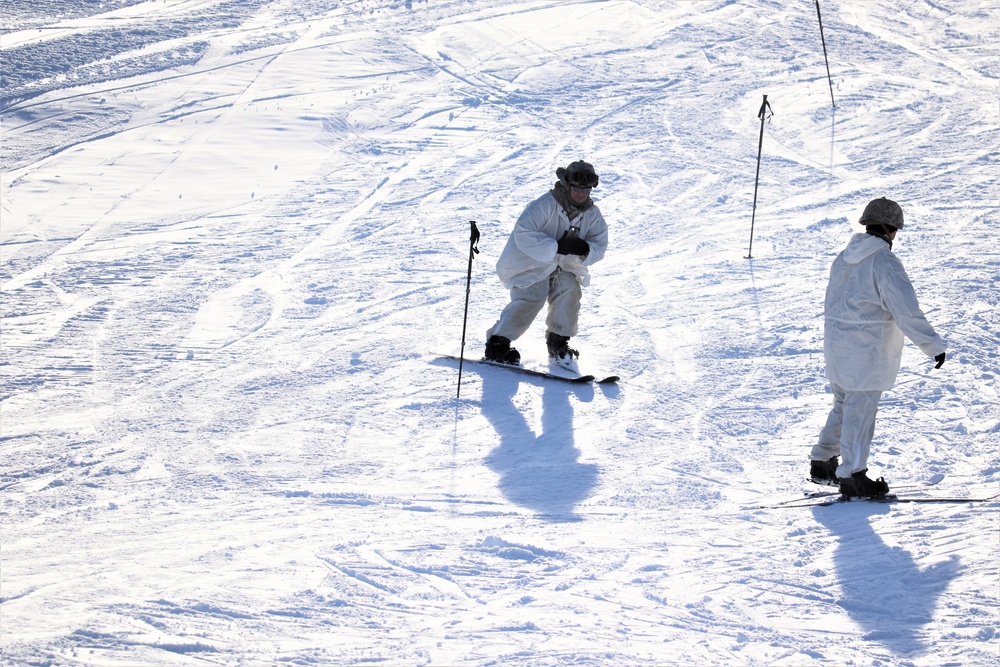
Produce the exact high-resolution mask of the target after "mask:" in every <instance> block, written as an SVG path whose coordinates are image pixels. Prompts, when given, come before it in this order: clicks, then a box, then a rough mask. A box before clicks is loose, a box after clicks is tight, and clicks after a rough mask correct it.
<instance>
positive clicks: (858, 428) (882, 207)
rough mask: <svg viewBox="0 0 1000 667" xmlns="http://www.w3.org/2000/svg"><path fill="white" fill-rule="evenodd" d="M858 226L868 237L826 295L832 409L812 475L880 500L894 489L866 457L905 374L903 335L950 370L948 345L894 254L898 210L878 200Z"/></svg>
mask: <svg viewBox="0 0 1000 667" xmlns="http://www.w3.org/2000/svg"><path fill="white" fill-rule="evenodd" d="M858 222H860V223H861V224H862V225H865V233H864V234H855V235H854V236H852V237H851V239H850V241H849V242H848V244H847V247H846V248H845V249H844V250H843V252H841V253H840V255H838V256H837V259H836V260H834V262H833V266H832V267H831V269H830V282H829V284H828V285H827V289H826V303H825V313H824V331H823V339H824V340H823V355H824V357H825V359H826V375H827V379H829V381H830V387H831V389H832V390H833V409H832V410H831V411H830V414H829V416H828V417H827V421H826V425H825V426H824V427H823V429H822V430H821V431H820V434H819V442H818V443H817V444H816V445H815V446H814V447H813V448H812V454H811V456H810V458H811V459H812V463H811V465H810V475H811V477H812V480H813V481H815V482H818V483H821V484H831V485H834V484H836V485H839V487H840V493H841V494H842V495H843V496H844V497H847V498H851V497H858V496H860V497H866V498H881V497H884V496H885V494H886V493H887V492H888V491H889V485H888V484H886V482H885V480H884V479H883V478H881V477H880V478H879V479H877V480H872V479H869V477H868V476H867V472H868V469H867V465H868V453H869V449H870V447H871V441H872V436H873V434H874V431H875V413H876V411H877V409H878V403H879V399H880V398H881V396H882V392H883V391H884V390H886V389H889V388H890V387H891V386H892V385H893V383H894V382H895V381H896V374H897V372H898V371H899V363H900V358H901V356H902V351H903V336H904V334H905V336H906V337H907V338H909V339H910V340H911V341H913V342H914V343H915V344H916V345H917V346H918V347H919V348H920V349H921V350H922V351H923V352H924V354H926V355H927V356H929V357H933V358H934V360H935V361H936V362H937V364H936V365H935V366H934V368H941V366H942V364H944V361H945V348H946V346H945V343H944V341H943V340H942V339H941V337H940V336H938V335H937V334H936V333H935V332H934V329H933V328H932V327H931V325H930V324H929V323H928V322H927V319H926V318H925V317H924V314H923V312H921V310H920V306H919V305H918V304H917V297H916V294H915V293H914V291H913V285H912V284H911V283H910V279H909V277H908V276H907V275H906V270H905V269H903V265H902V263H901V262H900V261H899V259H897V257H896V256H895V255H893V254H892V252H891V249H892V242H893V240H894V239H895V238H896V233H897V232H898V231H899V230H900V229H902V228H903V210H902V209H901V208H900V206H899V204H897V203H896V202H894V201H892V200H890V199H886V198H885V197H881V198H879V199H874V200H872V201H871V202H870V203H869V204H868V206H866V207H865V211H864V214H862V216H861V219H860V220H859V221H858ZM838 455H840V456H842V457H843V461H842V462H840V463H839V464H838V461H837V456H838Z"/></svg>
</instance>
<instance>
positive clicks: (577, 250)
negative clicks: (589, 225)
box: [556, 231, 590, 257]
mask: <svg viewBox="0 0 1000 667" xmlns="http://www.w3.org/2000/svg"><path fill="white" fill-rule="evenodd" d="M556 252H557V253H559V254H560V255H579V256H580V257H586V256H587V255H589V254H590V244H589V243H587V242H586V241H584V240H583V239H581V238H580V237H579V236H570V235H569V232H568V231H567V232H566V233H564V234H563V235H562V238H561V239H559V248H558V249H557V250H556Z"/></svg>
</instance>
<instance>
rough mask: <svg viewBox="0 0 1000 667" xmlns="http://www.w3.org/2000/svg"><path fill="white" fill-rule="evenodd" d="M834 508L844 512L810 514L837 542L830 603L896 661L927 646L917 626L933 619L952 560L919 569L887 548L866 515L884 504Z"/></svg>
mask: <svg viewBox="0 0 1000 667" xmlns="http://www.w3.org/2000/svg"><path fill="white" fill-rule="evenodd" d="M837 509H839V510H846V511H834V512H831V511H830V508H829V507H817V508H814V510H813V514H814V516H815V517H816V520H817V521H818V522H819V523H820V524H822V525H823V526H825V527H826V528H827V530H829V531H830V533H831V534H832V535H834V536H835V537H836V538H837V548H836V551H835V552H834V556H833V563H834V567H835V568H836V576H837V580H838V583H839V584H840V598H839V599H838V600H837V602H836V604H837V605H838V606H839V607H841V608H842V609H843V610H844V611H845V612H847V615H848V616H849V617H850V618H851V620H853V621H854V622H855V623H857V624H858V625H859V626H860V627H861V628H862V629H863V630H864V635H863V636H862V638H863V639H865V640H866V641H871V642H877V643H879V644H882V645H883V646H885V647H886V648H887V649H889V650H890V651H892V652H893V653H895V654H896V655H897V656H899V657H909V656H915V655H917V654H920V653H923V652H924V651H926V650H927V649H928V648H929V647H928V646H927V645H926V643H925V642H924V641H923V640H922V639H921V635H922V632H921V627H922V626H924V625H926V624H928V623H930V622H931V621H932V620H933V617H934V610H935V608H936V607H937V604H938V598H939V597H940V596H941V593H942V592H944V590H945V589H946V588H947V587H948V585H949V584H950V583H951V581H952V580H953V579H955V578H956V577H957V576H958V574H959V570H960V565H959V562H958V558H957V557H955V556H953V557H952V558H951V559H949V560H947V561H943V562H940V563H936V564H934V565H931V566H930V567H927V568H924V569H920V567H919V566H918V565H917V563H916V561H915V560H914V559H913V556H912V555H911V554H910V553H909V552H908V551H906V550H905V549H902V548H900V547H890V546H888V545H887V544H886V543H885V542H883V541H882V538H881V537H879V535H878V533H876V532H875V529H874V528H872V525H871V518H872V516H873V515H875V514H882V513H887V512H888V511H889V507H888V506H885V505H877V504H868V503H857V504H856V506H855V505H851V506H848V507H839V508H837Z"/></svg>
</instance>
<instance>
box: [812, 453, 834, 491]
mask: <svg viewBox="0 0 1000 667" xmlns="http://www.w3.org/2000/svg"><path fill="white" fill-rule="evenodd" d="M838 465H840V463H839V461H838V460H837V457H836V456H834V457H833V458H829V459H826V460H825V461H810V462H809V479H810V480H812V481H813V482H815V483H816V484H826V485H828V486H837V485H838V484H839V482H838V481H837V466H838Z"/></svg>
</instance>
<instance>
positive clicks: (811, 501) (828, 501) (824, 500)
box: [758, 493, 1000, 509]
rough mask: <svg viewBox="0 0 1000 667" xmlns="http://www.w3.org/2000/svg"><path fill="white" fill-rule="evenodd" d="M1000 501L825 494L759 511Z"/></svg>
mask: <svg viewBox="0 0 1000 667" xmlns="http://www.w3.org/2000/svg"><path fill="white" fill-rule="evenodd" d="M996 500H1000V494H998V495H995V496H988V497H975V498H969V497H963V496H908V495H899V494H896V493H887V494H886V495H885V497H884V498H845V497H844V496H842V495H840V493H824V494H819V495H813V496H806V497H805V498H796V499H795V500H789V501H785V502H782V503H776V504H773V505H758V509H784V508H786V507H787V508H791V507H827V506H829V505H840V504H847V503H882V504H892V503H959V504H961V503H986V502H990V501H996Z"/></svg>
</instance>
